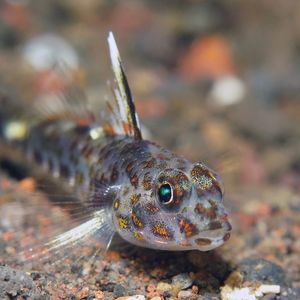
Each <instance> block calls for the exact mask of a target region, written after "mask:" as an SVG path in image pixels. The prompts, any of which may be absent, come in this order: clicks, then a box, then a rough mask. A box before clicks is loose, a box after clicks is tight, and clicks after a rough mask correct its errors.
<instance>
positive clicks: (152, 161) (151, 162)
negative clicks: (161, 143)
mask: <svg viewBox="0 0 300 300" xmlns="http://www.w3.org/2000/svg"><path fill="white" fill-rule="evenodd" d="M155 164H156V159H155V158H154V157H153V158H151V159H150V160H147V161H145V162H144V163H143V168H145V169H150V168H153V167H154V166H155Z"/></svg>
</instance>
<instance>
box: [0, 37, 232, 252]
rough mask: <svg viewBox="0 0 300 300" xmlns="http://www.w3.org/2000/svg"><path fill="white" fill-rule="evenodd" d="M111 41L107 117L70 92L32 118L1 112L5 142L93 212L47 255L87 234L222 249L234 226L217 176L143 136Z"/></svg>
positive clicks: (103, 239)
mask: <svg viewBox="0 0 300 300" xmlns="http://www.w3.org/2000/svg"><path fill="white" fill-rule="evenodd" d="M108 44H109V51H110V57H111V63H112V69H113V73H114V76H115V83H114V85H115V87H114V89H113V92H114V98H115V99H114V100H115V101H114V102H113V103H111V102H108V103H107V109H106V111H105V112H104V113H103V111H102V113H101V112H99V111H95V110H91V109H89V108H88V106H87V105H85V103H84V99H80V100H79V101H78V97H72V94H69V95H68V94H65V95H63V96H62V97H58V98H57V99H56V101H54V100H53V101H50V102H47V101H44V103H42V104H41V105H39V107H42V113H41V114H40V115H37V114H35V113H34V111H35V109H34V108H32V109H31V113H32V117H31V118H28V116H27V118H20V119H17V118H16V117H15V116H11V115H10V114H9V113H7V111H6V109H5V108H4V107H3V106H2V108H1V111H2V113H1V114H0V117H1V118H0V135H1V139H2V142H4V143H6V144H7V145H10V146H13V147H16V148H19V150H20V151H22V153H24V157H26V160H27V161H29V162H30V164H32V165H41V166H42V169H43V170H44V172H47V173H48V174H51V175H52V177H53V178H54V179H55V180H56V181H57V182H58V183H59V184H61V185H65V186H67V188H68V189H69V190H71V192H72V195H73V196H74V197H76V198H78V199H79V201H80V203H81V204H82V206H83V207H84V209H85V210H87V211H88V212H89V215H90V217H89V219H88V220H85V221H84V222H82V223H81V224H80V225H78V226H76V227H74V228H72V229H70V230H68V231H66V232H64V233H62V234H59V235H57V236H56V237H55V238H54V239H52V240H51V241H50V242H48V243H47V244H46V246H47V252H49V251H50V252H51V250H54V249H59V248H62V247H65V246H66V245H75V244H76V243H77V242H78V241H81V240H83V239H85V238H86V237H89V236H91V235H94V236H97V238H98V239H99V242H100V243H101V244H102V245H103V248H104V249H105V248H108V247H109V245H110V243H111V241H112V239H113V237H114V236H115V235H116V234H118V235H119V236H120V237H121V238H123V239H124V240H126V241H128V242H129V243H131V244H134V245H137V246H141V247H147V248H153V249H161V250H170V251H177V250H181V251H182V250H191V249H197V250H200V251H207V250H211V249H214V248H216V247H218V246H220V245H222V244H223V243H224V242H225V241H227V240H228V239H229V236H230V231H231V225H230V223H229V221H228V218H227V213H226V211H225V208H224V205H223V189H222V183H221V179H220V177H219V175H218V174H216V173H215V172H214V171H213V170H211V169H210V168H208V167H207V166H206V165H205V164H203V163H202V162H198V163H191V162H190V161H188V160H186V159H185V158H183V157H180V156H177V155H176V154H174V153H172V152H171V151H169V150H167V149H164V148H163V147H161V146H159V145H157V144H155V143H153V142H151V141H148V140H144V139H143V138H142V134H141V129H140V125H139V119H138V115H137V113H136V111H135V106H134V102H133V99H132V96H131V92H130V88H129V85H128V82H127V79H126V76H125V73H124V68H123V65H122V63H121V59H120V56H119V52H118V49H117V45H116V42H115V40H114V37H113V34H112V33H109V36H108ZM27 111H28V110H27ZM40 111H41V110H39V113H40ZM99 116H100V117H99Z"/></svg>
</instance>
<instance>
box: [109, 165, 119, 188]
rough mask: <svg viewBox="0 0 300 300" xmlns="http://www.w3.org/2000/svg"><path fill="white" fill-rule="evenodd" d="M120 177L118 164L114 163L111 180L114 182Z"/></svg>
mask: <svg viewBox="0 0 300 300" xmlns="http://www.w3.org/2000/svg"><path fill="white" fill-rule="evenodd" d="M118 177H119V171H118V166H117V164H114V166H113V168H112V171H111V176H110V180H111V182H112V183H114V182H115V181H116V180H117V179H118Z"/></svg>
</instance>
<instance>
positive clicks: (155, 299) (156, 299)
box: [151, 296, 161, 300]
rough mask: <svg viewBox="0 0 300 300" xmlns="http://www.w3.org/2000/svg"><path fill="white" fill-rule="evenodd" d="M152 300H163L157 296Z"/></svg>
mask: <svg viewBox="0 0 300 300" xmlns="http://www.w3.org/2000/svg"><path fill="white" fill-rule="evenodd" d="M151 300H161V297H159V296H155V297H153V298H151Z"/></svg>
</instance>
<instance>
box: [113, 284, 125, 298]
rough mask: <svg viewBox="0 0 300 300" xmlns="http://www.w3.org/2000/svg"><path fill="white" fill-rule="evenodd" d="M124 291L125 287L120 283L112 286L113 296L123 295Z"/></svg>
mask: <svg viewBox="0 0 300 300" xmlns="http://www.w3.org/2000/svg"><path fill="white" fill-rule="evenodd" d="M125 293H126V289H125V287H124V286H123V285H121V284H116V285H115V287H114V296H115V297H121V296H124V294H125Z"/></svg>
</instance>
